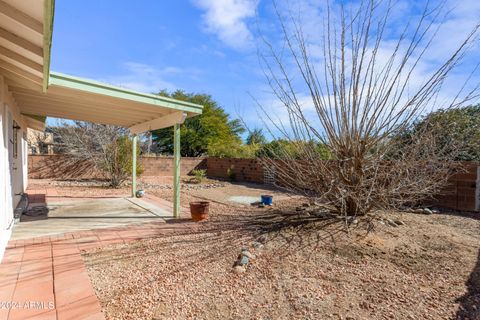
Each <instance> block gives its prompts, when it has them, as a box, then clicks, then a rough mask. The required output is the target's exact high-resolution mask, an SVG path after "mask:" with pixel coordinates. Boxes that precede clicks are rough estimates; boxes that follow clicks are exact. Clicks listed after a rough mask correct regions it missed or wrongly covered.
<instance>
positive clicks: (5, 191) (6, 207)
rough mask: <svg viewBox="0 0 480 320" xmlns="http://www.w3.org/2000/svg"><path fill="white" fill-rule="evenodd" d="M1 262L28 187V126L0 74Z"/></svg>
mask: <svg viewBox="0 0 480 320" xmlns="http://www.w3.org/2000/svg"><path fill="white" fill-rule="evenodd" d="M13 121H15V122H16V123H17V125H18V126H19V127H20V128H19V129H18V130H17V135H16V137H17V154H16V157H15V156H14V152H13V151H14V150H13V147H14V143H13V138H14V134H13V133H14V128H13ZM0 128H1V130H0V260H1V258H2V257H3V252H4V250H5V247H6V245H7V242H8V239H9V238H10V235H11V232H12V227H13V223H14V217H13V210H14V209H15V207H16V206H17V205H18V202H19V201H20V199H21V195H20V193H22V192H24V191H25V190H26V187H27V177H28V172H27V171H28V166H27V162H28V159H27V154H26V152H27V142H26V140H25V137H26V125H25V123H24V121H23V119H22V116H21V114H20V109H19V108H18V106H17V104H16V103H15V100H14V99H13V98H12V95H11V94H10V92H9V91H8V86H7V85H6V84H5V81H4V78H3V76H2V75H1V74H0Z"/></svg>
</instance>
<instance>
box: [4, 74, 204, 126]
mask: <svg viewBox="0 0 480 320" xmlns="http://www.w3.org/2000/svg"><path fill="white" fill-rule="evenodd" d="M39 89H40V88H36V90H35V88H33V87H30V88H27V87H25V86H22V85H21V84H16V83H10V84H9V90H10V92H12V94H13V97H14V98H15V101H16V102H17V103H18V105H19V106H20V108H21V110H22V113H24V114H28V115H38V116H49V117H57V118H65V119H72V120H83V121H90V122H95V123H101V124H112V125H118V126H122V127H127V128H131V131H132V133H140V132H144V131H148V130H153V129H158V128H164V127H169V126H172V125H174V124H175V123H182V122H183V120H184V119H185V117H189V116H194V115H198V114H200V113H201V112H202V106H200V105H196V104H192V103H188V102H183V101H178V100H174V99H169V98H165V97H160V96H157V95H153V94H145V93H139V92H135V91H131V90H128V89H124V88H120V87H114V86H110V85H106V84H103V83H99V82H95V81H91V80H86V79H81V78H77V77H72V76H67V75H63V74H59V73H54V72H52V73H51V74H50V78H49V85H48V89H47V92H46V93H43V92H42V91H41V90H39Z"/></svg>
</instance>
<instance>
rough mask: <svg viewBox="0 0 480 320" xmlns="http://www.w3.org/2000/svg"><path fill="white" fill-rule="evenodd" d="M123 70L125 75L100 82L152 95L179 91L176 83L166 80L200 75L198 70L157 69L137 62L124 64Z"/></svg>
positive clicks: (169, 67) (109, 77)
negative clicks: (153, 93)
mask: <svg viewBox="0 0 480 320" xmlns="http://www.w3.org/2000/svg"><path fill="white" fill-rule="evenodd" d="M123 69H124V72H123V73H120V74H118V75H112V76H108V77H104V78H102V79H100V81H102V82H106V83H111V84H112V85H116V86H120V87H124V88H128V89H132V90H136V91H140V92H145V93H152V92H158V91H160V90H162V89H167V90H175V89H177V87H176V86H175V84H174V83H172V82H170V81H169V80H167V79H166V78H167V77H174V76H178V75H185V76H189V77H192V76H195V75H196V74H197V73H198V71H197V70H183V69H180V68H177V67H171V66H167V67H163V68H157V67H154V66H150V65H147V64H143V63H137V62H126V63H124V64H123Z"/></svg>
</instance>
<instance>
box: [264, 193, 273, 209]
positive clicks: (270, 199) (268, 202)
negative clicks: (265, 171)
mask: <svg viewBox="0 0 480 320" xmlns="http://www.w3.org/2000/svg"><path fill="white" fill-rule="evenodd" d="M262 203H263V204H264V205H266V206H271V205H272V203H273V196H271V195H268V194H264V195H262Z"/></svg>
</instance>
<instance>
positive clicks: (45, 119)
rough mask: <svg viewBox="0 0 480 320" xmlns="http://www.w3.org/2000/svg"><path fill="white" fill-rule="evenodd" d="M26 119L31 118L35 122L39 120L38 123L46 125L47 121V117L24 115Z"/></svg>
mask: <svg viewBox="0 0 480 320" xmlns="http://www.w3.org/2000/svg"><path fill="white" fill-rule="evenodd" d="M23 115H24V116H25V117H29V118H32V119H33V120H37V121H40V122H42V123H45V122H46V121H47V117H46V116H37V115H34V114H25V113H24V114H23Z"/></svg>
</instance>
